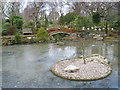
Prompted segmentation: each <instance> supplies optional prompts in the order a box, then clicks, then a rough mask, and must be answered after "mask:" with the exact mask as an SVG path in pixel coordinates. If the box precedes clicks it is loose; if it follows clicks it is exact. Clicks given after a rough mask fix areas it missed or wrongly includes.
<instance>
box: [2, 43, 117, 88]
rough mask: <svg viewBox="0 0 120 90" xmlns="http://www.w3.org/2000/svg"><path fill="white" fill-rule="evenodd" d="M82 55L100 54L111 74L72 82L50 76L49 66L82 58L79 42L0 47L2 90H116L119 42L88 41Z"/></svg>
mask: <svg viewBox="0 0 120 90" xmlns="http://www.w3.org/2000/svg"><path fill="white" fill-rule="evenodd" d="M84 44H85V55H91V54H95V53H97V54H100V55H103V56H104V57H107V58H108V60H109V61H110V63H111V64H112V67H113V71H112V74H111V75H110V76H108V77H106V78H104V79H100V80H96V81H71V80H66V79H62V78H60V77H57V76H55V75H53V73H52V72H51V71H50V68H51V65H52V64H54V63H55V62H57V61H59V60H63V59H70V58H77V57H79V56H81V55H82V51H81V42H80V41H79V42H72V41H67V42H65V45H64V46H58V45H56V44H55V43H41V44H28V45H13V46H4V47H2V70H3V73H2V75H3V76H2V79H3V80H2V87H4V88H108V87H109V88H118V43H117V42H104V41H94V42H91V41H89V42H88V41H87V42H84Z"/></svg>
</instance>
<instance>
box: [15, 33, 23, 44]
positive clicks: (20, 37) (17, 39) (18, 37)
mask: <svg viewBox="0 0 120 90" xmlns="http://www.w3.org/2000/svg"><path fill="white" fill-rule="evenodd" d="M14 39H15V42H16V43H20V42H21V40H22V36H21V35H20V34H15V36H14Z"/></svg>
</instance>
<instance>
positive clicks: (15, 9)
mask: <svg viewBox="0 0 120 90" xmlns="http://www.w3.org/2000/svg"><path fill="white" fill-rule="evenodd" d="M20 6H21V3H20V2H2V13H3V17H5V18H8V19H9V20H10V24H11V25H13V16H16V15H20Z"/></svg>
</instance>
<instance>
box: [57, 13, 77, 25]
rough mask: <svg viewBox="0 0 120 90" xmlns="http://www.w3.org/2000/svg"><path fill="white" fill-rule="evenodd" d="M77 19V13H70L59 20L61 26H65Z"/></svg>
mask: <svg viewBox="0 0 120 90" xmlns="http://www.w3.org/2000/svg"><path fill="white" fill-rule="evenodd" d="M75 17H76V14H75V13H68V14H66V15H65V16H63V15H62V16H61V17H60V18H59V24H61V25H64V24H69V23H70V22H72V21H74V19H75Z"/></svg>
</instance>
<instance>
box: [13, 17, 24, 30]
mask: <svg viewBox="0 0 120 90" xmlns="http://www.w3.org/2000/svg"><path fill="white" fill-rule="evenodd" d="M13 22H14V25H15V26H16V28H17V29H20V30H22V25H23V19H22V17H20V16H13Z"/></svg>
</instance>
